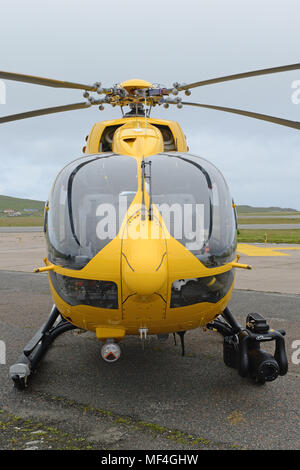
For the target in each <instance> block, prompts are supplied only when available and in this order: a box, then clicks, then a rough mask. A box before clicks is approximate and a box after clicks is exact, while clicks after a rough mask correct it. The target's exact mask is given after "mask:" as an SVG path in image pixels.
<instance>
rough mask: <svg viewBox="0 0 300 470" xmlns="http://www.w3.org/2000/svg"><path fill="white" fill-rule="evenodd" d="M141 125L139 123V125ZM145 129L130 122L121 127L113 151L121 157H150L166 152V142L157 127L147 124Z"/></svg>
mask: <svg viewBox="0 0 300 470" xmlns="http://www.w3.org/2000/svg"><path fill="white" fill-rule="evenodd" d="M138 124H139V123H138ZM143 124H144V127H140V126H139V125H137V123H136V121H130V122H128V123H126V124H124V125H123V126H121V127H119V128H118V129H117V130H116V132H115V134H114V138H113V143H112V150H113V152H114V153H119V154H121V155H129V156H132V155H135V156H136V157H143V156H145V157H148V156H149V155H155V154H156V153H160V152H163V151H164V141H163V138H162V135H161V132H160V131H159V130H158V128H157V127H155V126H152V125H151V124H148V123H147V124H146V128H145V121H144V123H143Z"/></svg>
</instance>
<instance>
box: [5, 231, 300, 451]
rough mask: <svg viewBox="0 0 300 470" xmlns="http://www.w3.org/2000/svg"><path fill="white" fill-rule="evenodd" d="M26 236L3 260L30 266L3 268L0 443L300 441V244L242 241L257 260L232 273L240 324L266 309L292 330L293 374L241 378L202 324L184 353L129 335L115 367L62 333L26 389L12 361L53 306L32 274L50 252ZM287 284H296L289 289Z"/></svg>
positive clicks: (257, 444)
mask: <svg viewBox="0 0 300 470" xmlns="http://www.w3.org/2000/svg"><path fill="white" fill-rule="evenodd" d="M34 235H35V236H36V235H37V236H39V234H34ZM2 236H5V237H7V234H2ZM30 236H31V237H32V236H33V234H31V235H29V234H26V236H24V239H23V238H22V240H21V241H19V240H18V239H15V240H11V241H10V244H9V243H8V239H5V243H6V247H5V246H4V241H3V238H1V243H2V247H1V256H0V259H1V263H2V262H3V264H4V265H5V266H7V265H8V263H9V256H10V254H11V255H12V256H13V257H16V256H17V257H18V259H19V266H21V267H22V266H23V272H21V270H19V271H18V270H11V269H7V268H4V267H3V264H2V267H1V266H0V312H1V313H0V341H3V342H5V345H6V364H5V365H4V364H2V365H0V397H1V398H0V422H1V424H2V431H1V434H0V449H11V448H12V447H13V448H16V449H26V448H29V449H30V448H37V449H49V448H52V449H56V448H66V449H69V448H80V449H89V448H92V449H103V448H105V449H116V450H127V449H143V450H150V449H151V450H154V449H155V450H167V449H172V450H187V449H191V450H194V451H198V450H204V449H227V450H232V449H299V447H300V430H299V429H300V428H299V422H300V398H299V385H300V364H297V363H296V362H297V361H295V359H296V360H297V358H298V357H299V359H300V351H299V354H297V349H295V342H296V341H299V342H300V322H299V315H300V295H299V288H298V285H299V278H300V275H299V256H300V250H299V248H300V247H299V246H298V247H297V246H295V247H288V248H290V249H284V250H283V249H282V247H279V248H280V250H278V249H277V248H278V247H277V248H276V247H275V249H274V246H272V247H270V246H268V247H265V249H268V250H269V256H262V252H261V251H260V250H259V248H262V247H261V246H252V245H250V248H249V246H248V247H247V246H245V245H244V246H240V247H239V249H240V251H243V250H244V253H242V252H241V262H249V261H250V260H251V262H252V264H254V265H255V266H256V269H255V270H252V271H244V270H242V269H241V270H236V271H238V272H237V286H238V288H237V289H236V290H235V291H234V294H233V298H232V300H231V302H230V308H231V310H232V312H233V313H234V315H235V316H236V317H237V319H238V320H239V321H240V323H241V324H245V319H246V316H247V314H248V313H249V312H259V313H261V314H263V315H264V316H265V318H266V319H267V321H268V323H269V324H270V326H271V327H273V328H284V329H285V330H286V332H287V335H286V345H287V354H288V359H289V372H288V374H287V375H286V376H284V377H279V378H278V379H277V380H276V381H274V382H271V383H267V384H266V385H263V386H257V385H254V384H253V383H252V382H251V381H250V380H249V379H243V378H241V377H239V376H238V374H237V372H236V370H234V369H231V368H228V367H226V366H225V365H224V363H223V359H222V338H221V337H220V336H219V335H218V334H217V333H213V332H211V331H206V332H204V331H202V329H201V330H200V329H197V330H193V331H189V332H188V333H187V334H186V356H185V357H181V354H180V345H179V341H177V345H176V346H175V345H174V341H173V337H172V335H171V336H170V337H169V339H168V340H167V342H165V343H161V342H159V341H158V340H157V338H156V337H155V336H151V337H150V338H149V340H148V341H147V342H146V344H145V348H144V350H143V348H142V344H141V342H140V340H139V339H138V338H136V337H128V338H126V340H125V341H124V342H122V343H121V348H122V356H121V358H120V360H119V362H117V363H115V364H107V363H104V362H103V361H102V360H101V359H100V345H99V342H98V341H97V340H96V339H95V337H94V335H93V334H92V333H89V332H79V334H78V331H73V332H68V333H65V334H64V335H62V336H61V337H59V338H58V339H57V340H56V341H55V343H54V344H53V346H52V347H51V348H50V350H49V352H48V353H47V355H46V356H45V358H44V359H43V361H42V363H41V364H40V367H39V370H38V373H37V374H36V375H35V376H34V377H33V378H32V381H31V383H30V386H29V387H28V389H27V390H26V391H25V392H19V391H17V390H15V389H14V388H13V386H12V382H11V380H10V379H9V377H8V371H9V366H10V365H11V364H12V363H14V362H15V361H16V359H17V357H18V355H19V353H20V352H21V351H22V349H23V347H24V345H25V344H26V343H27V341H28V340H29V339H30V338H31V337H32V336H33V334H34V333H35V331H36V330H37V328H38V327H39V326H40V325H41V324H42V323H43V322H44V321H45V319H46V318H47V316H48V313H49V311H50V308H51V306H52V300H51V297H50V293H49V287H48V282H47V275H46V274H38V275H36V274H32V273H31V272H30V270H29V265H30V263H31V267H32V264H33V265H36V262H37V261H39V263H40V262H41V261H40V255H42V254H43V250H44V249H45V247H44V245H43V242H42V239H39V238H36V239H34V243H35V245H36V253H35V252H34V251H28V250H32V248H33V247H32V240H31V241H30V238H29V237H30ZM23 244H24V245H23ZM21 247H22V248H21ZM26 250H27V251H26ZM268 250H267V251H268ZM5 251H6V256H4V253H5ZM245 253H247V254H245ZM259 253H260V254H259ZM271 253H273V254H271ZM274 253H275V254H274ZM276 253H277V255H276ZM253 254H254V255H255V256H254V255H253ZM14 259H16V258H14ZM3 260H5V261H3ZM39 263H38V264H39ZM11 267H12V266H11ZM255 271H256V273H255ZM257 273H259V275H260V276H262V279H265V281H264V282H262V280H260V281H258V280H257V278H255V276H257ZM252 275H253V276H254V277H252V278H251V277H250V276H252ZM245 276H249V278H247V277H245ZM294 278H295V279H296V281H295V283H294V284H293V282H294V281H293V279H294ZM251 279H252V280H251ZM255 279H256V280H255ZM272 280H273V281H272ZM259 282H260V284H259ZM257 283H258V284H259V285H257ZM280 283H281V284H280ZM274 286H275V287H274ZM280 286H281V288H280ZM291 286H292V288H291ZM259 287H260V288H259ZM258 288H259V289H258ZM263 288H264V289H265V292H262V289H263ZM290 288H291V290H295V291H296V292H295V293H293V292H290V293H283V292H284V291H285V290H288V289H290ZM267 289H269V291H267ZM297 294H298V295H297ZM268 347H271V345H269V344H268V345H267V347H266V349H267V348H268ZM292 358H293V360H292ZM299 362H300V361H299Z"/></svg>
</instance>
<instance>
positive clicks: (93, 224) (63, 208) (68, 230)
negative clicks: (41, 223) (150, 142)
mask: <svg viewBox="0 0 300 470" xmlns="http://www.w3.org/2000/svg"><path fill="white" fill-rule="evenodd" d="M136 191H137V165H136V161H135V160H134V159H133V158H131V157H126V156H121V157H120V156H117V155H115V154H110V155H107V154H106V155H93V156H91V157H83V158H80V159H78V160H76V161H74V162H72V163H71V164H70V165H68V166H66V167H65V168H64V169H63V170H62V171H61V172H60V174H59V175H58V177H57V178H56V181H55V182H54V185H53V188H52V192H51V195H50V203H49V215H48V224H47V225H48V226H47V240H48V248H49V256H50V260H51V261H52V262H53V263H55V264H58V265H62V266H65V267H70V268H71V269H81V268H82V267H83V266H85V265H86V264H87V263H88V262H89V261H90V260H91V259H92V258H93V257H94V256H95V255H96V254H97V253H98V252H99V251H100V250H101V249H102V248H104V246H106V245H107V243H109V242H110V241H111V240H112V239H113V238H115V237H116V235H117V233H118V231H119V227H120V225H121V223H122V220H123V218H124V216H125V214H126V210H127V207H128V206H129V205H130V203H131V202H132V200H133V198H134V196H135V194H136Z"/></svg>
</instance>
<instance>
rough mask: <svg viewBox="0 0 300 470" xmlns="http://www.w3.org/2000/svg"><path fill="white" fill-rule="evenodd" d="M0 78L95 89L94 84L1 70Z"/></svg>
mask: <svg viewBox="0 0 300 470" xmlns="http://www.w3.org/2000/svg"><path fill="white" fill-rule="evenodd" d="M0 78H3V79H4V80H15V81H16V82H24V83H33V84H35V85H43V86H51V87H55V88H75V89H79V90H88V91H96V89H97V87H96V86H91V85H84V84H82V83H73V82H63V81H61V80H53V79H52V78H43V77H34V76H33V75H23V74H20V73H11V72H2V71H0Z"/></svg>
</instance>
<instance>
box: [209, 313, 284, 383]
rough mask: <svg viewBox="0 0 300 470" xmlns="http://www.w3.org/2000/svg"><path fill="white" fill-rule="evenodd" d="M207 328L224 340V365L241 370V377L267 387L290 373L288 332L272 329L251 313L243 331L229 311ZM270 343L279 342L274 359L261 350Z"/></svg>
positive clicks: (260, 317)
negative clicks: (267, 383)
mask: <svg viewBox="0 0 300 470" xmlns="http://www.w3.org/2000/svg"><path fill="white" fill-rule="evenodd" d="M207 328H208V329H210V330H215V331H218V332H219V333H220V334H221V335H222V336H223V337H224V345H223V359H224V363H225V364H226V365H227V366H229V367H233V368H235V369H237V371H238V373H239V375H240V376H241V377H247V376H250V377H251V378H252V379H253V380H254V381H255V382H257V383H262V384H263V383H265V382H271V381H273V380H275V379H276V378H277V377H278V376H279V375H285V374H286V373H287V371H288V361H287V356H286V351H285V341H284V336H285V331H284V330H273V329H270V328H269V325H268V324H267V322H266V320H265V319H264V318H263V317H262V316H261V315H260V314H258V313H250V314H249V315H248V316H247V320H246V327H245V328H243V327H242V326H241V325H240V324H239V323H238V322H237V321H236V320H235V318H234V317H233V315H232V313H231V312H230V310H229V308H226V309H225V310H224V312H223V314H222V315H221V319H217V320H214V321H213V322H211V323H209V324H208V325H207ZM270 341H275V353H274V356H272V354H270V353H268V352H266V351H264V350H263V349H261V347H260V346H261V343H263V342H270Z"/></svg>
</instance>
